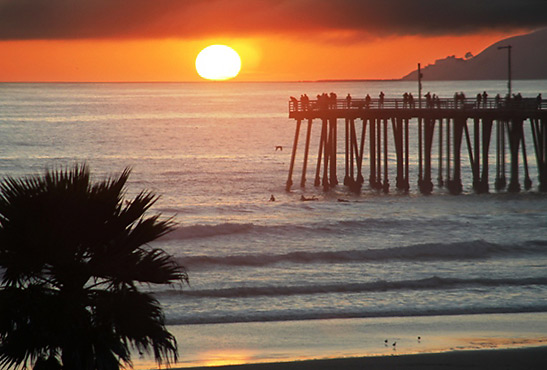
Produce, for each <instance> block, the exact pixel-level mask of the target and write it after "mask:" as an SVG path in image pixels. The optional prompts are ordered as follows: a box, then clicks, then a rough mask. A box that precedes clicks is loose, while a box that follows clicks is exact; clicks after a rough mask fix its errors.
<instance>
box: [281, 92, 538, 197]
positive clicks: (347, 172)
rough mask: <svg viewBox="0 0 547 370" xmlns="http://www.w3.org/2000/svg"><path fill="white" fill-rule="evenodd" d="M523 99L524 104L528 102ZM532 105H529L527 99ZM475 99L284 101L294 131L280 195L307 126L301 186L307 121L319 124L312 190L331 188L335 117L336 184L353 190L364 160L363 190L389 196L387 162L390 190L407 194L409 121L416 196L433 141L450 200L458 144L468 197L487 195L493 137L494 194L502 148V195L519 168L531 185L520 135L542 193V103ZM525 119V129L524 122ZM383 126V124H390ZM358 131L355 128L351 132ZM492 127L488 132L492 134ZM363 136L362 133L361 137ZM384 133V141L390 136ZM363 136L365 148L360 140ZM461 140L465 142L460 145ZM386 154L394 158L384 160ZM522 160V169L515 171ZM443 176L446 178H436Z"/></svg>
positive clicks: (456, 178)
mask: <svg viewBox="0 0 547 370" xmlns="http://www.w3.org/2000/svg"><path fill="white" fill-rule="evenodd" d="M529 100H530V99H529ZM533 100H535V99H533ZM493 103H494V102H493V101H492V102H490V103H489V102H483V103H482V104H477V103H476V102H475V101H464V102H457V103H456V102H454V101H453V100H452V99H441V100H438V102H437V103H436V105H431V104H429V103H427V106H424V105H423V104H419V105H418V107H415V106H414V105H412V106H411V104H408V102H407V103H404V102H403V101H400V100H397V99H385V100H384V99H382V101H381V102H380V101H378V100H375V99H367V100H364V99H354V100H352V101H351V103H348V102H347V101H346V100H345V99H344V100H336V101H334V102H330V103H328V104H324V103H321V102H318V101H317V102H316V101H311V102H307V103H306V105H304V104H303V103H302V102H299V101H296V100H293V101H291V102H290V103H289V116H290V117H291V118H294V119H295V120H296V130H295V136H294V142H293V147H292V153H291V162H290V166H289V176H288V179H287V183H286V189H287V190H290V189H291V187H292V185H293V182H292V176H293V172H294V168H295V161H296V154H297V149H298V142H299V135H300V128H301V125H302V122H303V121H305V120H307V130H306V136H305V143H304V149H303V162H302V174H301V180H300V186H301V187H305V184H306V173H307V171H308V160H309V153H310V142H311V137H312V131H313V123H314V120H316V119H319V121H320V135H319V136H320V138H319V145H318V152H317V162H316V166H315V178H314V185H315V186H322V187H323V189H324V190H325V191H328V190H329V189H331V188H333V187H335V186H336V185H337V184H338V178H337V175H338V169H337V163H338V159H337V149H338V131H339V130H338V119H343V120H344V125H343V129H342V132H343V133H344V138H343V140H342V141H341V143H342V145H343V147H344V160H343V163H344V165H345V166H344V167H345V168H344V181H343V183H344V185H346V186H348V187H349V188H350V189H351V190H352V191H355V192H359V191H360V190H361V187H362V186H363V184H364V176H363V161H364V158H365V154H368V167H369V168H368V170H369V173H368V184H369V188H370V189H374V190H378V191H380V190H381V191H383V192H385V193H387V192H389V188H390V181H389V174H390V172H389V167H388V166H389V163H390V162H392V165H395V169H392V172H396V181H395V187H396V189H397V190H399V191H409V189H410V181H409V156H410V154H409V153H410V150H411V148H410V144H409V142H410V140H409V139H410V138H409V136H410V134H409V127H410V126H411V121H412V120H416V121H417V125H416V126H414V127H415V130H416V131H417V145H418V148H417V149H418V150H417V154H418V189H419V191H420V192H421V193H423V194H431V192H432V191H433V188H434V185H433V181H432V180H433V174H432V171H433V164H434V154H435V153H434V146H435V145H434V144H435V140H437V141H438V157H437V159H436V162H435V163H437V164H438V176H437V185H438V186H439V187H443V186H446V188H447V189H448V191H449V192H450V193H452V194H460V193H461V192H462V191H463V183H462V165H465V164H463V163H462V150H463V148H462V146H463V145H465V146H466V147H467V151H466V152H467V157H468V159H469V166H470V170H471V171H470V173H471V174H472V177H473V180H472V188H473V190H474V191H475V192H476V193H487V192H488V191H489V179H488V176H489V157H490V155H489V152H490V143H491V141H492V139H493V138H492V134H493V131H495V144H496V145H495V149H496V153H495V154H496V171H495V189H496V190H497V191H501V190H503V189H505V188H506V186H507V181H506V177H505V173H506V169H505V166H506V163H507V162H506V155H505V152H506V150H509V154H510V181H509V186H507V191H509V192H518V191H520V190H521V185H520V181H519V169H520V168H523V171H524V174H523V175H524V189H526V190H529V189H530V188H531V187H532V180H531V178H530V172H529V166H528V158H527V151H526V142H525V137H526V134H525V132H526V130H525V128H527V127H528V126H529V127H531V136H532V138H533V145H534V150H535V154H536V162H537V173H538V180H539V186H538V188H539V190H540V191H547V149H546V148H547V127H546V122H547V104H544V103H543V101H540V102H537V101H536V103H534V104H533V105H532V104H530V102H527V101H524V102H523V103H519V104H506V105H503V104H499V103H498V102H496V104H493ZM528 120H529V125H527V122H528ZM390 122H391V124H390ZM359 126H360V127H359ZM494 128H495V130H494ZM367 130H368V132H367ZM389 131H391V135H390V132H389ZM367 138H368V148H365V146H366V145H367V143H366V141H367ZM464 140H465V141H464ZM390 149H391V150H393V151H394V153H395V158H394V159H393V158H392V159H391V160H390ZM520 156H522V167H520V165H519V161H520ZM443 174H445V175H446V176H445V177H443Z"/></svg>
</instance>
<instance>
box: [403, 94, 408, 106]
mask: <svg viewBox="0 0 547 370" xmlns="http://www.w3.org/2000/svg"><path fill="white" fill-rule="evenodd" d="M407 107H408V93H406V92H405V93H404V94H403V108H407Z"/></svg>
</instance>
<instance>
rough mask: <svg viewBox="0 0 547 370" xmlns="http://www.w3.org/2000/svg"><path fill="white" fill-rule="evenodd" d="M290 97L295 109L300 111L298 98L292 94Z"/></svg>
mask: <svg viewBox="0 0 547 370" xmlns="http://www.w3.org/2000/svg"><path fill="white" fill-rule="evenodd" d="M290 99H291V103H292V105H293V110H295V111H298V99H296V98H295V97H294V96H291V97H290Z"/></svg>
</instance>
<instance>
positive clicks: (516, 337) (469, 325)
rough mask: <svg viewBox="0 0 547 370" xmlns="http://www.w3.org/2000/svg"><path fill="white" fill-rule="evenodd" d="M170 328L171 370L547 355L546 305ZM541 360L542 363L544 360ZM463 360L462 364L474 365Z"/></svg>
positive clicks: (141, 369) (146, 364)
mask: <svg viewBox="0 0 547 370" xmlns="http://www.w3.org/2000/svg"><path fill="white" fill-rule="evenodd" d="M168 330H169V331H170V332H171V333H172V334H173V335H174V336H175V337H176V339H177V342H178V343H179V362H177V363H176V364H172V368H174V369H183V368H184V369H207V368H215V367H219V366H232V367H229V368H230V369H241V368H242V367H241V366H247V367H243V369H254V368H257V369H285V368H286V369H307V368H310V369H311V368H316V367H315V366H319V365H325V367H324V368H325V369H330V368H339V367H338V366H343V367H342V368H348V369H352V368H355V369H358V368H359V369H361V368H364V367H363V366H365V365H363V361H364V362H366V364H367V365H366V366H378V368H385V369H391V368H393V369H395V368H402V369H405V366H407V367H408V368H409V369H410V368H411V366H414V365H412V364H413V363H415V362H414V361H417V360H419V361H422V360H424V359H426V360H427V361H426V363H431V364H432V365H431V366H433V365H434V364H435V362H434V361H437V360H436V359H437V357H436V356H434V357H433V359H432V360H429V356H432V355H437V356H440V357H439V358H440V359H441V360H442V363H444V364H449V363H450V362H451V361H456V362H455V363H457V364H466V363H468V362H469V361H475V360H469V361H468V360H467V358H468V357H469V356H471V357H472V358H475V357H476V356H475V355H477V354H478V355H479V358H478V360H477V361H483V362H484V361H486V360H485V359H483V355H480V352H481V351H487V352H488V354H486V355H484V356H486V357H488V356H490V355H491V353H492V351H503V353H506V352H505V351H509V352H507V354H506V355H504V356H509V357H511V356H516V357H517V358H520V357H521V356H528V355H527V353H528V351H531V352H530V356H538V354H537V353H540V355H541V356H542V357H541V358H546V357H547V312H545V313H519V314H481V315H455V316H427V317H389V318H386V317H381V318H362V319H324V320H306V321H286V322H251V323H231V324H192V325H172V326H169V327H168ZM537 348H540V349H539V350H538V349H537ZM523 351H524V352H523ZM452 353H457V354H459V355H453V354H452ZM496 353H498V352H496ZM499 353H501V352H499ZM407 356H408V357H407ZM416 356H417V357H416ZM423 356H426V357H423ZM453 356H456V357H454V360H453ZM133 358H134V360H135V362H134V369H136V370H145V369H157V365H156V364H155V363H154V362H153V360H152V359H151V358H149V356H146V358H142V357H141V358H139V356H136V355H135V356H134V357H133ZM332 361H334V362H332ZM339 361H342V362H344V364H343V365H338V362H339ZM401 361H402V362H401ZM409 361H410V362H409ZM432 361H433V362H432ZM488 361H490V360H488ZM507 361H513V360H511V359H510V358H508V359H507ZM346 362H347V363H346ZM309 363H312V364H313V365H306V364H309ZM327 364H328V365H327ZM369 364H370V365H369ZM543 364H544V367H545V368H547V359H546V360H545V362H544V363H543ZM233 366H239V367H233ZM300 366H303V367H300ZM306 366H311V367H306ZM352 366H353V367H352ZM389 366H391V367H389ZM425 366H426V365H424V367H425ZM427 366H429V365H427ZM458 366H460V365H458ZM462 366H463V365H462ZM465 366H467V365H465ZM465 366H464V367H459V368H462V369H464V368H472V367H469V366H467V367H465ZM420 368H421V367H420ZM427 368H430V367H427ZM445 368H446V367H445ZM476 368H484V366H482V365H481V366H479V367H476ZM502 368H503V367H502ZM319 369H321V367H319ZM455 369H458V367H455Z"/></svg>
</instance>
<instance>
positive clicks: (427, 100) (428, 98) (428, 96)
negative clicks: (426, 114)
mask: <svg viewBox="0 0 547 370" xmlns="http://www.w3.org/2000/svg"><path fill="white" fill-rule="evenodd" d="M424 98H425V106H426V107H427V108H432V107H433V104H431V93H430V92H429V91H428V92H427V94H425V95H424Z"/></svg>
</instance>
